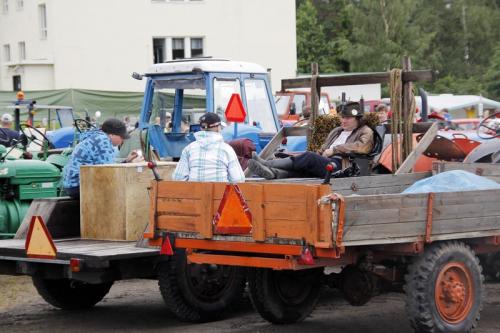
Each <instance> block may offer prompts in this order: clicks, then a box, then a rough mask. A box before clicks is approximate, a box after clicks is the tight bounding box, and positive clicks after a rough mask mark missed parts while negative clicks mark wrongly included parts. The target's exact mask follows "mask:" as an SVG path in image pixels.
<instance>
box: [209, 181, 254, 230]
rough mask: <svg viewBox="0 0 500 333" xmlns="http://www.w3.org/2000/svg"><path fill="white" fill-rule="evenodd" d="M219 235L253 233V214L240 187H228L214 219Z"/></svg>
mask: <svg viewBox="0 0 500 333" xmlns="http://www.w3.org/2000/svg"><path fill="white" fill-rule="evenodd" d="M213 224H214V227H215V231H214V232H215V233H217V234H248V233H250V232H251V231H252V214H251V213H250V209H249V208H248V206H247V203H246V202H245V199H244V198H243V194H241V191H240V189H239V187H238V185H227V186H226V189H225V191H224V196H223V197H222V200H221V202H220V205H219V209H218V210H217V214H216V215H215V217H214V220H213Z"/></svg>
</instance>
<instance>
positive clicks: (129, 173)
mask: <svg viewBox="0 0 500 333" xmlns="http://www.w3.org/2000/svg"><path fill="white" fill-rule="evenodd" d="M175 166H176V163H172V162H159V163H158V171H159V173H160V175H161V177H162V178H163V179H171V175H172V173H173V171H174V170H175ZM80 177H81V179H80V183H81V187H80V228H81V235H82V238H89V239H103V240H137V239H139V238H140V237H141V235H142V232H143V231H144V228H145V227H146V224H147V222H148V216H149V215H148V213H149V204H150V202H149V191H148V188H149V187H150V184H151V180H152V179H154V177H153V173H152V171H151V170H149V169H148V168H147V166H146V163H144V162H143V163H127V164H125V163H123V164H112V165H98V166H82V167H81V172H80Z"/></svg>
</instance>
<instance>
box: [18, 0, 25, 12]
mask: <svg viewBox="0 0 500 333" xmlns="http://www.w3.org/2000/svg"><path fill="white" fill-rule="evenodd" d="M23 8H24V0H17V10H23Z"/></svg>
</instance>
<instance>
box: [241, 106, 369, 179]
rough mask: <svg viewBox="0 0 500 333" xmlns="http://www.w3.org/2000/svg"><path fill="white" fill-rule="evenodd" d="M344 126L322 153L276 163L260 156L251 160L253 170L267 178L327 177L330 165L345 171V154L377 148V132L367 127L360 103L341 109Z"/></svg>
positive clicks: (289, 158) (250, 166)
mask: <svg viewBox="0 0 500 333" xmlns="http://www.w3.org/2000/svg"><path fill="white" fill-rule="evenodd" d="M339 111H340V114H341V116H342V123H341V126H340V127H337V128H335V129H334V130H333V131H331V132H330V134H328V137H327V138H326V141H325V143H324V144H323V146H322V147H321V150H320V151H319V154H318V153H313V152H305V153H303V154H300V155H298V156H291V157H287V158H282V159H275V160H269V161H266V160H263V159H261V158H259V157H257V156H256V155H254V159H252V160H250V162H249V164H248V167H249V169H250V171H251V172H252V173H254V174H257V175H258V176H260V177H263V178H266V179H276V178H291V177H320V178H323V177H325V176H326V166H327V165H328V164H329V163H332V164H333V165H334V171H338V170H342V169H343V167H346V166H347V165H342V164H343V163H342V162H343V161H342V160H343V158H342V155H344V154H349V153H357V154H368V153H369V152H370V151H371V150H372V148H373V145H374V134H373V130H372V129H371V128H370V127H368V126H367V125H365V123H364V121H363V119H362V117H363V112H362V111H361V108H360V105H359V103H355V102H350V103H347V104H346V105H343V106H341V107H340V110H339Z"/></svg>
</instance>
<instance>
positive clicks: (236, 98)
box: [224, 94, 247, 123]
mask: <svg viewBox="0 0 500 333" xmlns="http://www.w3.org/2000/svg"><path fill="white" fill-rule="evenodd" d="M224 115H225V116H226V120H227V121H233V122H235V123H243V122H244V121H245V118H246V116H247V113H246V111H245V108H244V107H243V102H242V101H241V97H240V95H239V94H232V95H231V99H230V100H229V102H228V103H227V107H226V111H225V112H224Z"/></svg>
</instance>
